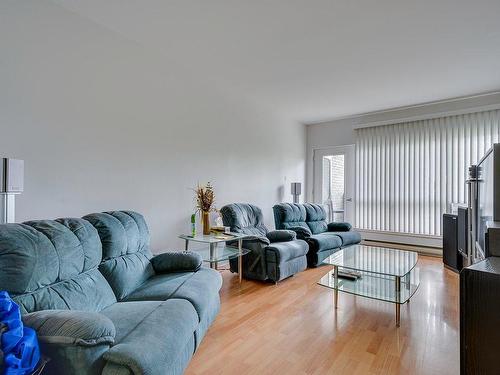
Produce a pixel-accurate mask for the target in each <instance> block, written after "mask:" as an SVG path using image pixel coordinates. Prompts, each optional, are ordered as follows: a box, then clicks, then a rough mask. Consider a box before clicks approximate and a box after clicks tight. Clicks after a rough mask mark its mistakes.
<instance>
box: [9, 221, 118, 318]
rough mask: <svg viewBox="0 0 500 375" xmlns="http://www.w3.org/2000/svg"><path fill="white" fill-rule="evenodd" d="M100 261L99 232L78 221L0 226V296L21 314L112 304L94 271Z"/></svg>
mask: <svg viewBox="0 0 500 375" xmlns="http://www.w3.org/2000/svg"><path fill="white" fill-rule="evenodd" d="M101 255H102V249H101V243H100V241H99V236H98V235H97V231H96V230H95V228H94V227H92V225H90V223H88V222H87V221H85V220H82V219H58V220H39V221H29V222H26V223H24V224H4V225H0V270H1V271H0V290H6V291H8V292H9V293H10V294H11V295H12V297H13V299H14V300H15V301H16V302H17V303H18V304H19V305H20V308H21V311H22V312H23V313H29V312H34V311H39V310H47V309H60V310H65V309H72V310H83V311H94V312H97V311H100V310H101V309H103V308H104V307H106V306H109V305H111V304H112V303H114V302H116V298H115V296H114V294H113V292H112V290H111V287H110V286H109V284H108V283H107V282H106V280H105V279H104V277H103V276H102V275H101V274H100V272H99V271H98V269H97V267H98V265H99V262H100V259H101Z"/></svg>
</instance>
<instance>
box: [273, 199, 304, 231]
mask: <svg viewBox="0 0 500 375" xmlns="http://www.w3.org/2000/svg"><path fill="white" fill-rule="evenodd" d="M273 212H274V224H275V226H276V229H289V228H293V227H303V228H307V229H309V226H308V225H307V223H306V209H305V207H304V205H302V204H296V203H280V204H277V205H275V206H274V207H273Z"/></svg>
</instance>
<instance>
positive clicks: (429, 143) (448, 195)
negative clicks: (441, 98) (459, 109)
mask: <svg viewBox="0 0 500 375" xmlns="http://www.w3.org/2000/svg"><path fill="white" fill-rule="evenodd" d="M356 133H357V137H356V173H355V175H356V191H355V194H356V199H355V207H356V219H355V220H356V226H357V227H358V228H360V229H369V230H378V231H388V232H402V233H415V234H423V235H430V236H440V235H441V230H442V228H441V226H442V224H441V217H442V214H443V213H444V212H446V211H447V209H448V208H449V205H450V204H451V203H465V202H466V200H467V187H466V184H465V181H466V179H467V168H468V166H469V165H471V164H475V163H477V161H479V159H480V158H481V157H482V156H483V155H484V154H485V152H486V151H487V150H488V149H489V148H490V147H491V145H492V144H493V143H495V142H498V141H499V139H500V110H492V111H484V112H477V113H470V114H463V115H454V116H447V117H441V118H435V119H430V120H419V121H411V122H405V123H400V124H391V125H384V126H376V127H368V128H360V129H357V130H356Z"/></svg>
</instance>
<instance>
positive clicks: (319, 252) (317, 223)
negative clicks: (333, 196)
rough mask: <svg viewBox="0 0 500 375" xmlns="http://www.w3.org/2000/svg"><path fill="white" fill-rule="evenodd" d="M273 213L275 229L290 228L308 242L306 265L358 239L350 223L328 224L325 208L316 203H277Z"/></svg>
mask: <svg viewBox="0 0 500 375" xmlns="http://www.w3.org/2000/svg"><path fill="white" fill-rule="evenodd" d="M273 212H274V222H275V226H276V229H290V230H293V231H295V232H296V233H297V238H300V239H303V240H305V241H307V243H308V244H309V251H308V253H307V265H308V266H309V267H317V266H318V265H320V264H321V263H322V262H323V261H324V260H325V259H326V258H327V257H329V256H330V255H332V254H333V253H334V252H336V251H338V250H340V249H341V248H342V247H346V246H349V245H353V244H357V243H359V242H361V235H360V234H359V232H356V231H354V230H352V227H351V225H350V224H349V223H345V222H334V223H327V221H326V211H325V209H324V208H323V207H322V206H321V205H319V204H312V203H305V204H298V203H280V204H277V205H275V206H274V207H273Z"/></svg>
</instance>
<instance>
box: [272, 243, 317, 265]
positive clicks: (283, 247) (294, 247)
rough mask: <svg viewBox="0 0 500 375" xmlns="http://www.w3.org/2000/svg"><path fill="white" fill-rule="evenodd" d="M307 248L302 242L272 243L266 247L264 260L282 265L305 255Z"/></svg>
mask: <svg viewBox="0 0 500 375" xmlns="http://www.w3.org/2000/svg"><path fill="white" fill-rule="evenodd" d="M308 250H309V246H308V245H307V242H305V241H303V240H295V241H288V242H274V243H272V244H271V245H269V246H267V247H266V259H267V261H268V262H272V263H284V262H287V261H289V260H291V259H295V258H297V257H302V256H304V255H306V254H307V251H308Z"/></svg>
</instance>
